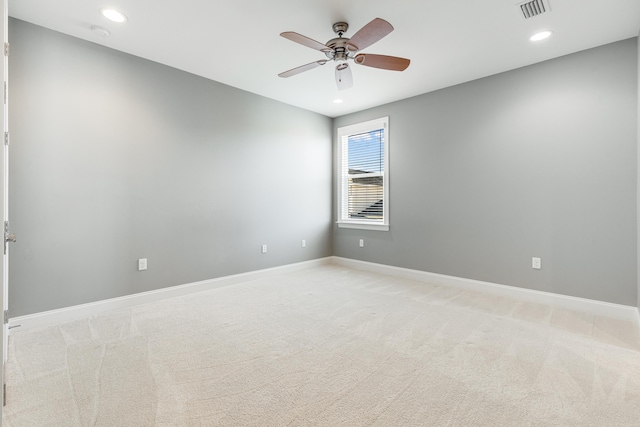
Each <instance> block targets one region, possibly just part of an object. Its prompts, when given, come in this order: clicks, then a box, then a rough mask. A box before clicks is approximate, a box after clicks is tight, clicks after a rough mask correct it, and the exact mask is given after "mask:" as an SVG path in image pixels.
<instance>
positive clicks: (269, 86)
mask: <svg viewBox="0 0 640 427" xmlns="http://www.w3.org/2000/svg"><path fill="white" fill-rule="evenodd" d="M521 2H522V0H484V1H479V0H398V1H393V2H392V1H389V0H304V1H301V0H271V1H266V0H233V1H228V0H225V1H222V0H182V1H180V2H177V1H175V0H136V1H127V0H56V1H52V0H9V15H10V16H13V17H15V18H18V19H22V20H24V21H28V22H32V23H34V24H37V25H41V26H43V27H47V28H51V29H53V30H56V31H60V32H62V33H66V34H69V35H72V36H75V37H79V38H82V39H86V40H90V41H92V42H95V43H98V44H101V45H104V46H108V47H111V48H113V49H117V50H120V51H123V52H127V53H130V54H133V55H136V56H140V57H142V58H146V59H150V60H153V61H156V62H160V63H162V64H166V65H169V66H172V67H175V68H178V69H181V70H185V71H188V72H191V73H194V74H197V75H200V76H203V77H207V78H209V79H212V80H216V81H218V82H222V83H225V84H228V85H231V86H234V87H237V88H240V89H244V90H247V91H249V92H253V93H256V94H259V95H263V96H266V97H269V98H273V99H276V100H278V101H282V102H285V103H287V104H291V105H295V106H298V107H301V108H305V109H308V110H311V111H315V112H318V113H321V114H324V115H326V116H330V117H336V116H340V115H343V114H347V113H350V112H354V111H359V110H363V109H366V108H370V107H374V106H377V105H381V104H385V103H388V102H391V101H396V100H400V99H403V98H408V97H411V96H415V95H419V94H422V93H426V92H430V91H433V90H437V89H441V88H444V87H447V86H452V85H455V84H458V83H462V82H466V81H470V80H474V79H477V78H481V77H485V76H488V75H492V74H496V73H500V72H503V71H507V70H512V69H514V68H518V67H522V66H525V65H529V64H533V63H536V62H540V61H544V60H547V59H551V58H555V57H558V56H562V55H566V54H569V53H573V52H577V51H580V50H584V49H589V48H592V47H596V46H600V45H603V44H607V43H611V42H615V41H618V40H623V39H626V38H630V37H636V36H637V35H638V32H639V30H640V0H549V3H550V9H551V11H550V12H547V13H545V14H543V15H540V16H537V17H534V18H531V19H528V20H525V19H524V18H523V17H522V16H521V14H520V12H519V8H518V7H517V6H516V5H517V4H519V3H521ZM104 7H112V8H117V9H119V10H121V11H122V12H124V13H125V14H126V15H127V16H128V18H129V21H128V22H127V23H125V24H115V23H112V22H110V21H107V20H106V19H105V18H103V17H102V15H101V14H100V9H101V8H104ZM376 17H379V18H382V19H385V20H387V21H389V22H390V23H391V24H392V25H393V26H394V27H395V30H394V31H393V32H392V33H391V34H389V35H388V36H387V37H385V38H384V39H382V40H381V41H379V42H377V43H375V44H374V45H372V46H370V47H369V48H367V49H364V50H363V52H365V53H376V54H383V55H393V56H400V57H405V58H410V59H411V65H410V66H409V68H408V69H407V70H406V71H404V72H395V71H386V70H379V69H374V68H369V67H364V66H359V65H355V64H353V63H352V67H351V68H352V70H353V79H354V87H353V88H351V89H348V90H345V91H338V90H337V88H336V85H335V80H334V70H333V66H332V65H331V63H327V65H325V66H323V67H319V68H316V69H313V70H310V71H307V72H305V73H303V74H300V75H297V76H294V77H290V78H288V79H283V78H279V77H278V73H280V72H282V71H286V70H289V69H291V68H294V67H297V66H299V65H303V64H306V63H309V62H312V61H315V60H318V59H323V58H325V57H324V55H323V54H322V53H320V52H318V51H315V50H313V49H310V48H307V47H304V46H302V45H299V44H296V43H293V42H291V41H289V40H286V39H284V38H282V37H280V36H279V34H280V33H281V32H283V31H295V32H298V33H300V34H303V35H305V36H307V37H310V38H312V39H315V40H317V41H320V42H322V43H325V42H326V41H328V40H329V39H331V38H333V37H335V34H334V33H333V30H332V29H331V26H332V24H333V23H334V22H338V21H346V22H347V23H349V26H350V29H349V31H348V32H347V33H346V34H345V37H350V36H352V35H353V34H354V33H355V32H356V31H357V30H358V29H360V28H361V27H362V26H364V25H365V24H366V23H368V22H369V21H371V20H372V19H373V18H376ZM92 25H99V26H102V27H105V28H107V29H108V30H109V31H110V32H111V36H110V37H108V38H101V37H99V36H98V35H97V34H96V33H95V32H92V31H91V26H92ZM541 29H551V30H553V31H554V36H553V37H552V38H550V39H547V40H545V41H543V42H538V43H532V42H530V41H529V36H530V35H532V34H533V33H535V32H537V31H538V30H541ZM338 97H339V98H341V99H343V100H344V103H342V104H334V103H333V100H334V99H335V98H338Z"/></svg>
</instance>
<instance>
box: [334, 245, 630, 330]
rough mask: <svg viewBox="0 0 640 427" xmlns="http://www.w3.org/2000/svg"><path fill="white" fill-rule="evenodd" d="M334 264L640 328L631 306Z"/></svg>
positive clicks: (346, 261)
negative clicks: (616, 320) (570, 311)
mask: <svg viewBox="0 0 640 427" xmlns="http://www.w3.org/2000/svg"><path fill="white" fill-rule="evenodd" d="M331 260H332V263H333V264H336V265H340V266H343V267H348V268H353V269H356V270H364V271H370V272H373V273H380V274H386V275H388V276H394V277H401V278H404V279H411V280H418V281H422V282H429V283H434V284H438V285H445V286H451V287H455V288H461V289H465V290H473V291H479V292H486V293H490V294H492V295H499V296H504V297H509V298H513V299H517V300H521V301H528V302H535V303H539V304H547V305H551V306H554V307H561V308H565V309H568V310H575V311H580V312H584V313H590V314H595V315H600V316H608V317H614V318H617V319H624V320H628V321H632V322H638V327H639V328H640V317H639V316H640V312H638V309H637V308H636V307H633V306H629V305H621V304H613V303H609V302H603V301H596V300H590V299H586V298H578V297H572V296H567V295H560V294H554V293H551V292H543V291H536V290H532V289H525V288H518V287H515V286H508V285H499V284H496V283H490V282H482V281H479V280H473V279H465V278H462V277H455V276H447V275H444V274H437V273H429V272H425V271H420V270H411V269H408V268H401V267H393V266H390V265H384V264H376V263H372V262H366V261H358V260H354V259H348V258H341V257H332V258H331Z"/></svg>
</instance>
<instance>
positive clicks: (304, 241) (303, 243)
mask: <svg viewBox="0 0 640 427" xmlns="http://www.w3.org/2000/svg"><path fill="white" fill-rule="evenodd" d="M302 247H303V248H306V247H307V241H306V240H303V241H302Z"/></svg>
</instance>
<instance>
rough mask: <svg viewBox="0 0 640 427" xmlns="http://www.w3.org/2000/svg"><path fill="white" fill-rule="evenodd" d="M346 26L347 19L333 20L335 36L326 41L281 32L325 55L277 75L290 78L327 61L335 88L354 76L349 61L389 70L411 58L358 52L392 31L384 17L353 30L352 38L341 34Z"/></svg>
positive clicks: (345, 85)
mask: <svg viewBox="0 0 640 427" xmlns="http://www.w3.org/2000/svg"><path fill="white" fill-rule="evenodd" d="M348 29H349V24H347V23H346V22H336V23H335V24H333V31H334V32H335V33H336V34H337V35H338V37H336V38H333V39H331V40H329V41H328V42H327V43H325V44H322V43H320V42H317V41H315V40H313V39H310V38H309V37H306V36H303V35H302V34H298V33H296V32H293V31H286V32H284V33H280V35H281V36H282V37H284V38H286V39H289V40H291V41H293V42H296V43H299V44H301V45H303V46H307V47H310V48H311V49H315V50H318V51H320V52H323V53H324V54H325V55H326V56H327V58H328V59H327V60H324V59H323V60H319V61H315V62H311V63H309V64H305V65H301V66H299V67H296V68H293V69H291V70H288V71H285V72H282V73H280V74H278V76H279V77H285V78H286V77H291V76H295V75H296V74H300V73H302V72H304V71H308V70H311V69H313V68H317V67H319V66H320V65H324V64H326V63H327V61H328V60H331V61H334V62H336V68H335V75H336V85H337V86H338V89H340V90H344V89H349V88H350V87H352V86H353V76H352V74H351V68H350V67H349V63H348V61H349V60H353V61H354V62H355V63H356V64H358V65H364V66H367V67H373V68H380V69H383V70H392V71H404V70H406V69H407V67H408V66H409V64H410V62H411V61H410V60H409V59H406V58H399V57H397V56H388V55H375V54H366V53H358V52H360V51H361V50H362V49H365V48H367V47H369V46H371V45H372V44H374V43H375V42H377V41H379V40H380V39H382V38H383V37H385V36H386V35H387V34H389V33H390V32H391V31H393V26H392V25H391V24H389V23H388V22H387V21H385V20H384V19H380V18H375V19H374V20H373V21H371V22H369V23H368V24H367V25H365V26H364V27H362V28H361V29H360V30H359V31H358V32H356V33H355V34H354V35H353V37H351V38H346V37H342V35H343V34H344V33H346V32H347V30H348Z"/></svg>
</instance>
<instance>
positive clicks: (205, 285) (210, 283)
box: [9, 257, 640, 333]
mask: <svg viewBox="0 0 640 427" xmlns="http://www.w3.org/2000/svg"><path fill="white" fill-rule="evenodd" d="M326 264H335V265H339V266H343V267H348V268H353V269H356V270H364V271H370V272H374V273H380V274H386V275H389V276H395V277H401V278H405V279H411V280H418V281H422V282H429V283H434V284H439V285H445V286H451V287H456V288H461V289H465V290H474V291H479V292H487V293H491V294H493V295H499V296H505V297H510V298H513V299H518V300H521V301H529V302H536V303H540V304H548V305H552V306H555V307H562V308H566V309H569V310H576V311H581V312H586V313H591V314H596V315H602V316H609V317H614V318H618V319H624V320H630V321H633V322H636V323H637V325H638V328H639V330H640V311H639V309H637V308H636V307H632V306H626V305H621V304H613V303H608V302H603V301H595V300H590V299H585V298H578V297H572V296H566V295H559V294H553V293H550V292H543V291H536V290H532V289H524V288H517V287H514V286H507V285H499V284H496V283H490V282H482V281H479V280H473V279H465V278H461V277H455V276H447V275H444V274H437V273H429V272H425V271H420V270H411V269H408V268H401V267H393V266H389V265H384V264H376V263H371V262H366V261H358V260H354V259H348V258H341V257H328V258H320V259H316V260H311V261H305V262H300V263H296V264H288V265H284V266H280V267H274V268H268V269H264V270H256V271H251V272H248V273H242V274H234V275H231V276H225V277H219V278H216V279H211V280H203V281H201V282H194V283H188V284H185V285H180V286H172V287H169V288H164V289H158V290H155V291H149V292H142V293H138V294H133V295H127V296H123V297H119V298H111V299H107V300H103V301H97V302H93V303H88V304H81V305H76V306H72V307H66V308H61V309H58V310H51V311H45V312H42V313H35V314H29V315H26V316H20V317H14V318H10V319H9V329H10V333H11V332H16V331H20V330H26V329H32V328H38V327H44V326H50V325H55V324H58V323H63V322H68V321H71V320H77V319H81V318H84V317H90V316H95V315H98V314H100V313H104V312H106V311H110V310H119V309H123V308H129V307H133V306H136V305H140V304H146V303H149V302H154V301H160V300H163V299H167V298H173V297H178V296H183V295H188V294H192V293H195V292H202V291H207V290H211V289H216V288H220V287H223V286H229V285H234V284H237V283H242V282H248V281H250V280H256V279H262V278H265V277H269V276H273V275H276V274H281V273H286V272H292V271H299V270H304V269H307V268H311V267H316V266H320V265H326Z"/></svg>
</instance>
